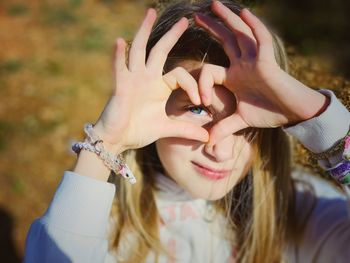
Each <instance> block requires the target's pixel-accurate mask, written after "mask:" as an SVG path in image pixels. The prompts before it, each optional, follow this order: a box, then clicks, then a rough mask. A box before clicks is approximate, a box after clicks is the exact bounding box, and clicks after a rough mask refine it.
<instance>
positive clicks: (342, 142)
mask: <svg viewBox="0 0 350 263" xmlns="http://www.w3.org/2000/svg"><path fill="white" fill-rule="evenodd" d="M349 140H350V129H349V131H348V133H347V134H346V135H345V137H344V138H342V139H341V140H340V141H338V143H336V144H335V145H333V146H332V147H331V148H330V149H328V150H327V151H324V152H321V153H311V156H312V158H314V159H316V160H324V159H327V158H330V157H332V156H334V155H336V154H337V153H339V152H341V151H342V150H343V149H344V148H345V144H346V141H348V143H347V144H348V145H349V143H350V142H349ZM347 155H350V154H349V148H348V152H347Z"/></svg>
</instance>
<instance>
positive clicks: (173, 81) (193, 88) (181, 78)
mask: <svg viewBox="0 0 350 263" xmlns="http://www.w3.org/2000/svg"><path fill="white" fill-rule="evenodd" d="M163 80H164V82H165V83H166V84H167V86H168V87H169V89H170V90H171V91H173V90H175V89H178V88H182V89H183V90H184V91H186V93H187V95H188V97H189V98H190V100H191V101H192V102H193V103H194V104H196V105H200V104H201V98H200V96H199V91H198V84H197V81H196V80H195V79H194V77H193V76H192V75H191V74H190V73H189V72H188V71H186V70H185V69H184V68H182V67H177V68H175V69H173V70H172V71H170V72H168V73H167V74H165V75H164V76H163Z"/></svg>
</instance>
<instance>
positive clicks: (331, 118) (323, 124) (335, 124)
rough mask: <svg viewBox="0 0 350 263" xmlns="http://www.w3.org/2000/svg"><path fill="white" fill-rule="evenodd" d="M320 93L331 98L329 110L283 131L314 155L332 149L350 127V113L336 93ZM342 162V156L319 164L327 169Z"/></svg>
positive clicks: (328, 91) (324, 91)
mask: <svg viewBox="0 0 350 263" xmlns="http://www.w3.org/2000/svg"><path fill="white" fill-rule="evenodd" d="M319 92H321V93H322V94H324V95H326V96H328V97H329V98H330V104H329V105H328V107H327V109H326V110H325V111H324V112H323V113H321V114H320V115H319V116H317V117H315V118H312V119H310V120H307V121H303V122H301V123H298V124H297V125H294V126H291V127H288V128H284V129H283V130H284V131H285V132H287V133H288V134H290V135H292V136H293V137H295V138H296V139H297V140H299V141H300V142H301V143H302V144H303V145H304V146H305V147H306V148H308V149H309V150H310V151H312V152H314V153H320V152H324V151H326V150H327V149H329V148H331V147H332V146H333V145H334V144H335V143H336V142H337V141H339V140H340V139H342V138H343V137H344V136H345V135H346V134H347V132H348V131H349V127H350V113H349V111H348V110H347V108H346V107H345V106H344V105H343V104H341V102H340V101H339V100H338V99H337V97H336V96H335V95H334V93H333V92H332V91H330V90H319ZM340 160H341V154H339V155H336V156H333V157H331V158H329V159H328V160H327V162H322V161H321V162H319V164H320V166H321V167H323V168H327V166H328V165H330V166H333V165H335V164H337V163H339V161H340ZM328 162H329V164H328V165H327V163H328Z"/></svg>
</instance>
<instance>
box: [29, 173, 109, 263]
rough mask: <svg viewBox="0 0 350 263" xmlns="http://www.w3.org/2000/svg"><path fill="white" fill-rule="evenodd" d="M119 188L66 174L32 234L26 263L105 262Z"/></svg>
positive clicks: (32, 229) (32, 227) (35, 223)
mask: <svg viewBox="0 0 350 263" xmlns="http://www.w3.org/2000/svg"><path fill="white" fill-rule="evenodd" d="M114 194H115V186H114V185H113V184H110V183H107V182H101V181H98V180H96V179H92V178H88V177H85V176H82V175H79V174H76V173H73V172H70V171H66V172H65V173H64V176H63V179H62V181H61V183H60V185H59V187H58V189H57V191H56V193H55V196H54V198H53V200H52V202H51V204H50V206H49V208H48V210H47V211H46V213H45V214H44V216H43V217H41V218H39V219H37V220H35V221H34V222H33V223H32V225H31V227H30V229H29V232H28V235H27V240H26V248H25V258H24V262H25V263H32V262H36V263H41V262H50V263H56V262H60V263H64V262H86V263H88V262H94V263H95V262H104V260H105V257H106V255H107V251H108V240H107V233H106V232H107V226H108V222H109V214H110V211H111V207H112V202H113V198H114Z"/></svg>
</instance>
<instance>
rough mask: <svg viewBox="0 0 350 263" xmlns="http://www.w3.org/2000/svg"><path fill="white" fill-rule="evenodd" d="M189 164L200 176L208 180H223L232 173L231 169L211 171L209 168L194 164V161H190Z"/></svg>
mask: <svg viewBox="0 0 350 263" xmlns="http://www.w3.org/2000/svg"><path fill="white" fill-rule="evenodd" d="M191 163H192V164H193V167H194V169H195V170H196V171H197V172H198V173H199V174H200V175H201V176H204V177H206V178H208V179H210V180H220V179H223V178H225V177H227V176H228V175H230V174H231V172H232V169H231V170H217V169H213V168H211V167H208V166H205V165H203V164H199V163H196V162H194V161H191Z"/></svg>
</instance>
